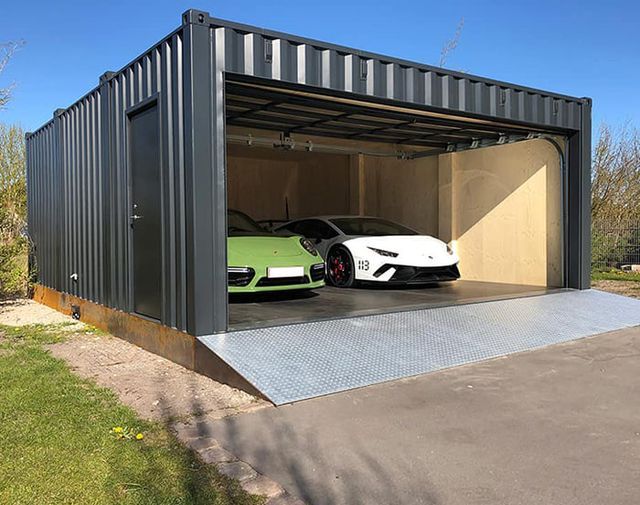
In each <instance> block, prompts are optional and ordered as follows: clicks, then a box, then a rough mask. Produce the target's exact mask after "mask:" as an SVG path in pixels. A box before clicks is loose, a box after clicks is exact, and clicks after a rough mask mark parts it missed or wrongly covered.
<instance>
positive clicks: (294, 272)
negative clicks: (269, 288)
mask: <svg viewBox="0 0 640 505" xmlns="http://www.w3.org/2000/svg"><path fill="white" fill-rule="evenodd" d="M303 275H304V267H269V268H267V277H269V278H270V279H282V278H283V277H302V276H303Z"/></svg>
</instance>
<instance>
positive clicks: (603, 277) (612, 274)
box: [591, 270, 640, 282]
mask: <svg viewBox="0 0 640 505" xmlns="http://www.w3.org/2000/svg"><path fill="white" fill-rule="evenodd" d="M591 280H593V281H633V282H640V273H638V272H625V271H623V270H606V271H601V272H600V271H593V272H591Z"/></svg>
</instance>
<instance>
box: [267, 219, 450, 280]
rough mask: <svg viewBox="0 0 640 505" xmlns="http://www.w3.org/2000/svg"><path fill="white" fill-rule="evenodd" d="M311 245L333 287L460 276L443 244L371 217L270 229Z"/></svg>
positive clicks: (296, 223)
mask: <svg viewBox="0 0 640 505" xmlns="http://www.w3.org/2000/svg"><path fill="white" fill-rule="evenodd" d="M275 231H276V232H278V231H287V232H291V233H294V234H296V235H302V236H304V237H306V238H308V239H310V240H313V241H314V243H315V245H316V248H317V249H318V252H319V253H320V254H321V255H322V257H323V258H324V259H325V260H326V264H327V279H328V281H329V283H331V284H333V285H334V286H338V287H351V286H353V285H354V284H355V283H357V282H376V283H378V282H387V283H398V284H408V283H413V284H425V283H431V282H441V281H452V280H456V279H458V278H459V277H460V272H459V271H458V261H459V259H458V256H457V255H456V254H455V253H454V252H453V250H452V249H451V248H450V247H449V246H448V245H447V244H446V243H444V242H443V241H441V240H439V239H437V238H435V237H431V236H429V235H420V234H419V233H418V232H416V231H415V230H411V229H410V228H407V227H406V226H403V225H401V224H398V223H393V222H391V221H387V220H385V219H380V218H377V217H361V216H322V217H313V218H306V219H298V220H295V221H291V222H289V223H287V224H285V225H282V226H279V227H277V228H276V230H275Z"/></svg>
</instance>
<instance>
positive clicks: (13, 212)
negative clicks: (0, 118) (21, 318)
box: [0, 124, 28, 297]
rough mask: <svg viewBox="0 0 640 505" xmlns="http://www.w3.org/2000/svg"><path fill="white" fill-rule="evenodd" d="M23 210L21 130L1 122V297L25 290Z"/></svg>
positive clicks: (21, 293) (23, 156)
mask: <svg viewBox="0 0 640 505" xmlns="http://www.w3.org/2000/svg"><path fill="white" fill-rule="evenodd" d="M26 213H27V188H26V179H25V148H24V132H23V131H22V129H21V128H20V127H18V126H6V125H3V124H0V297H6V296H15V295H24V294H25V292H26V289H27V278H28V268H27V259H28V242H27V240H26V238H25V237H24V235H23V230H24V228H25V226H26Z"/></svg>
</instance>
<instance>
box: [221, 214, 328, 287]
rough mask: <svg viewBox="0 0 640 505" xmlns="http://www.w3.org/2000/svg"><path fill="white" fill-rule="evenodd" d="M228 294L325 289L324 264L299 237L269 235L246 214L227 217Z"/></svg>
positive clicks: (314, 249)
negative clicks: (323, 287)
mask: <svg viewBox="0 0 640 505" xmlns="http://www.w3.org/2000/svg"><path fill="white" fill-rule="evenodd" d="M227 227H228V233H227V235H228V238H227V265H228V266H227V276H228V279H229V293H258V292H262V291H287V290H292V289H314V288H321V287H322V286H324V261H323V260H322V258H321V257H320V255H319V254H318V251H316V248H315V246H314V245H313V243H312V242H311V241H310V240H308V239H306V238H303V237H300V236H299V235H288V236H285V235H277V234H275V233H271V232H268V231H267V230H265V229H264V228H262V227H261V226H260V225H259V224H258V223H256V222H255V221H254V220H253V219H251V218H250V217H249V216H247V215H246V214H243V213H242V212H239V211H237V210H229V211H228V214H227Z"/></svg>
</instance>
